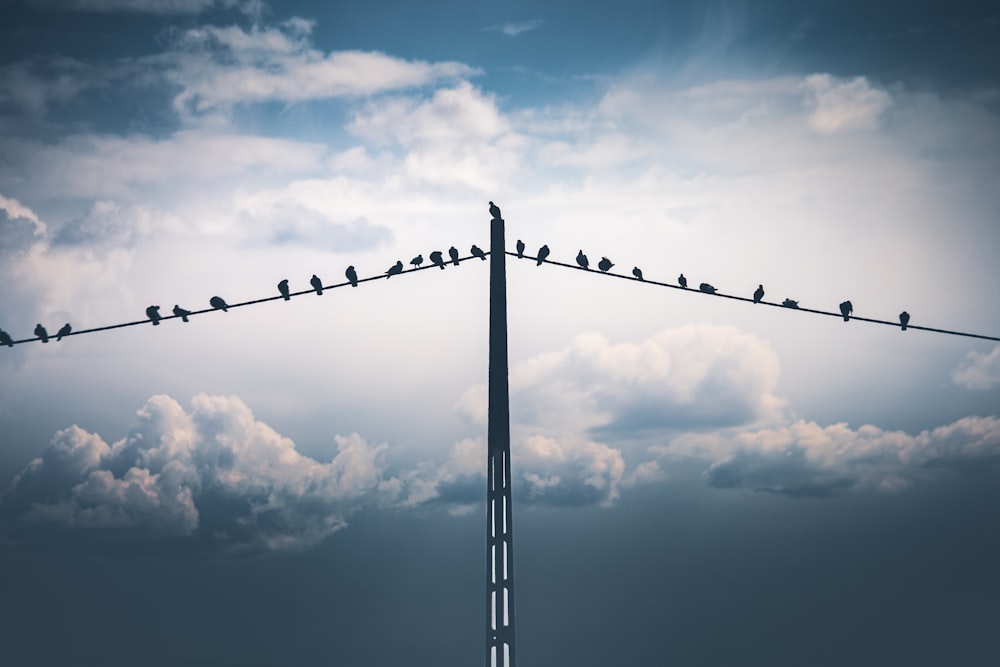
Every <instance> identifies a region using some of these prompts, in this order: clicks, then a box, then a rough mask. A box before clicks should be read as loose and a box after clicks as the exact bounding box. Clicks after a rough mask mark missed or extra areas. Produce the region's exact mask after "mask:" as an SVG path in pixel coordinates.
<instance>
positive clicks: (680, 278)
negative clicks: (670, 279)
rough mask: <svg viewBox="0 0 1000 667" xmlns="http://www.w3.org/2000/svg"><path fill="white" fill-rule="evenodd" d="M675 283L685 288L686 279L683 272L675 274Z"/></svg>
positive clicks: (686, 284)
mask: <svg viewBox="0 0 1000 667" xmlns="http://www.w3.org/2000/svg"><path fill="white" fill-rule="evenodd" d="M677 283H678V284H679V285H680V286H681V287H683V288H684V289H687V286H688V279H687V278H685V277H684V274H683V273H682V274H681V275H679V276H677Z"/></svg>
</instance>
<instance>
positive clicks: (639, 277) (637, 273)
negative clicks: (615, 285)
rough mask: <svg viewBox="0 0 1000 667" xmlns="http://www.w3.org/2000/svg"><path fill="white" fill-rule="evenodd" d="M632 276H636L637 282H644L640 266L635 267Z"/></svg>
mask: <svg viewBox="0 0 1000 667" xmlns="http://www.w3.org/2000/svg"><path fill="white" fill-rule="evenodd" d="M632 275H633V276H635V279H636V280H642V269H640V268H639V267H638V266H633V267H632Z"/></svg>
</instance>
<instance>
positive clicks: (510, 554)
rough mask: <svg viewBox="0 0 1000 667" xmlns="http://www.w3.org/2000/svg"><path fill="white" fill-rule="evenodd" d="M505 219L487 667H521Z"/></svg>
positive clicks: (496, 239) (498, 282) (495, 348)
mask: <svg viewBox="0 0 1000 667" xmlns="http://www.w3.org/2000/svg"><path fill="white" fill-rule="evenodd" d="M505 247H506V246H505V245H504V229H503V219H502V218H501V217H500V216H499V215H498V214H496V215H495V216H494V218H493V220H492V222H490V371H489V417H488V419H489V421H488V426H487V433H486V438H487V443H486V447H487V450H488V458H487V464H486V604H487V610H486V667H493V666H495V667H515V665H516V664H517V662H516V660H515V659H514V549H513V546H514V545H513V535H514V529H513V526H512V523H511V505H510V400H509V396H508V391H507V269H506V264H505V260H506V254H505Z"/></svg>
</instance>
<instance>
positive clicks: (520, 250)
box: [515, 239, 524, 258]
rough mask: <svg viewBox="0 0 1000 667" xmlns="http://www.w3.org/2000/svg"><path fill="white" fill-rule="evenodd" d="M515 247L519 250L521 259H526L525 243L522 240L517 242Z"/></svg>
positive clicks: (518, 254) (518, 253)
mask: <svg viewBox="0 0 1000 667" xmlns="http://www.w3.org/2000/svg"><path fill="white" fill-rule="evenodd" d="M515 247H516V248H517V256H518V257H519V258H520V257H524V241H522V240H521V239H518V240H517V244H516V245H515Z"/></svg>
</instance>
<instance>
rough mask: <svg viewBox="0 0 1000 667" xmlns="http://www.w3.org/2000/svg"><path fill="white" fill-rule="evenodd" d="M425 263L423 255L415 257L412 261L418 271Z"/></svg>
mask: <svg viewBox="0 0 1000 667" xmlns="http://www.w3.org/2000/svg"><path fill="white" fill-rule="evenodd" d="M423 263H424V256H423V255H417V256H416V257H414V258H413V259H411V260H410V264H412V265H413V266H415V267H416V268H418V269H419V268H420V265H421V264H423Z"/></svg>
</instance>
